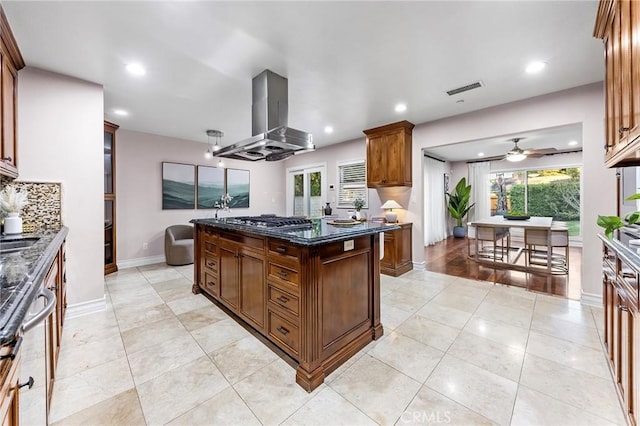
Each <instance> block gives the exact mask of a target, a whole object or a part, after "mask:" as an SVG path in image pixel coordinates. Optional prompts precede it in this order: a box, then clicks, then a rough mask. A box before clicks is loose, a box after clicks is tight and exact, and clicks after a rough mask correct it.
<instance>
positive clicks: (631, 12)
mask: <svg viewBox="0 0 640 426" xmlns="http://www.w3.org/2000/svg"><path fill="white" fill-rule="evenodd" d="M624 3H626V4H627V5H625V6H624V7H626V8H628V16H629V19H628V21H629V25H630V31H629V36H630V41H629V43H630V47H629V52H630V59H629V64H630V66H631V72H630V73H629V77H630V78H631V82H630V89H629V91H628V94H629V96H631V99H630V100H629V105H630V113H629V128H630V129H629V138H630V140H634V139H636V138H638V137H640V2H638V1H629V0H625V1H624Z"/></svg>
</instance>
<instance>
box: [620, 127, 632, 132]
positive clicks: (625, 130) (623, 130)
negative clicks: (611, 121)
mask: <svg viewBox="0 0 640 426" xmlns="http://www.w3.org/2000/svg"><path fill="white" fill-rule="evenodd" d="M629 130H631V127H624V126H620V128H619V129H618V133H620V134H622V133H624V132H628V131H629Z"/></svg>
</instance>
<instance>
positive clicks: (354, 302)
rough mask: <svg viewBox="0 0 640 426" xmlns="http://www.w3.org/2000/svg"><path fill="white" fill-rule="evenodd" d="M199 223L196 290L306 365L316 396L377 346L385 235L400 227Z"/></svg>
mask: <svg viewBox="0 0 640 426" xmlns="http://www.w3.org/2000/svg"><path fill="white" fill-rule="evenodd" d="M242 219H245V218H225V219H194V220H192V221H191V222H192V223H194V224H195V228H194V234H195V235H194V238H195V242H194V244H195V247H194V249H195V259H194V260H195V261H194V267H195V277H194V278H195V279H194V286H193V292H194V293H200V292H203V293H205V294H206V295H207V296H208V297H210V298H213V299H214V300H216V301H217V302H220V303H221V304H222V305H224V306H225V307H226V308H228V309H229V310H230V311H231V312H233V313H234V314H235V315H237V317H239V318H240V319H241V320H242V321H244V322H245V323H246V324H248V325H249V326H251V327H252V328H253V329H255V330H256V331H258V332H259V333H261V334H262V335H264V336H265V337H266V338H267V339H269V340H270V341H271V342H273V343H274V344H275V345H276V346H278V347H279V348H280V349H282V350H283V351H284V352H285V353H287V354H288V355H289V356H290V357H291V358H292V359H293V360H295V361H296V362H297V364H298V367H297V370H296V382H297V383H298V384H299V385H300V386H302V387H303V388H304V389H305V390H307V391H308V392H310V391H312V390H313V389H315V388H316V387H318V386H319V385H320V384H322V383H323V382H324V378H325V377H326V376H327V375H328V374H329V373H331V372H332V371H334V370H335V369H336V368H338V367H339V366H340V365H341V364H342V363H344V362H345V361H346V360H348V359H349V358H350V357H351V356H353V355H354V354H355V353H357V352H358V351H359V350H360V349H362V348H363V347H365V346H366V345H367V344H368V343H369V342H371V341H373V340H376V339H378V338H380V337H381V336H382V334H383V328H382V324H381V323H380V261H379V257H380V245H379V244H380V238H379V233H380V232H384V231H385V230H394V229H398V228H399V227H398V226H396V225H385V224H376V223H366V222H365V223H360V224H356V225H352V226H344V225H342V224H336V225H332V224H330V223H329V222H327V221H326V220H320V219H314V220H311V221H309V223H307V224H298V225H289V226H286V225H285V226H276V227H269V226H267V224H266V223H264V222H260V221H254V222H251V221H246V220H242Z"/></svg>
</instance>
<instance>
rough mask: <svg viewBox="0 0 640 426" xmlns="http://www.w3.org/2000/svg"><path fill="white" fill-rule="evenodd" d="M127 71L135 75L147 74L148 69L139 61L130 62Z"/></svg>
mask: <svg viewBox="0 0 640 426" xmlns="http://www.w3.org/2000/svg"><path fill="white" fill-rule="evenodd" d="M127 71H128V72H129V74H133V75H145V74H146V73H147V70H145V69H144V67H143V66H142V65H140V64H139V63H131V64H128V65H127Z"/></svg>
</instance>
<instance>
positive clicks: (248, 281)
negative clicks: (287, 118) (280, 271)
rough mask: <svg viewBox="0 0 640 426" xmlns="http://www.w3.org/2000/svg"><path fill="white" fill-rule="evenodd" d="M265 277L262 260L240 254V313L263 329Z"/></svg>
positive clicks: (265, 301)
mask: <svg viewBox="0 0 640 426" xmlns="http://www.w3.org/2000/svg"><path fill="white" fill-rule="evenodd" d="M265 278H266V277H265V262H264V260H262V259H259V258H257V257H253V256H250V255H248V254H242V255H240V292H241V295H240V314H241V315H242V316H243V317H245V318H246V319H247V320H248V321H250V322H251V323H253V325H254V326H257V327H258V328H259V329H260V330H264V329H265V307H266V303H267V299H266V289H265V285H266V280H265Z"/></svg>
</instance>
